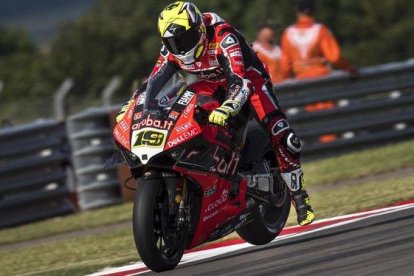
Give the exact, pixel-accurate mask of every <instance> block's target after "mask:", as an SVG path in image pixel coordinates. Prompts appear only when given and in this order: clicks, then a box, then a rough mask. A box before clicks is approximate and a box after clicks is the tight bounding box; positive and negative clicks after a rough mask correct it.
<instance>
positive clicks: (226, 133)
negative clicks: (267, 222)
mask: <svg viewBox="0 0 414 276" xmlns="http://www.w3.org/2000/svg"><path fill="white" fill-rule="evenodd" d="M145 97H146V96H145V93H143V94H141V95H140V96H138V97H136V99H135V101H134V104H133V105H132V106H131V108H130V109H129V110H128V111H127V113H126V115H125V117H124V119H123V120H122V121H121V122H120V123H119V124H118V125H117V126H116V127H115V129H114V137H115V140H116V142H117V143H118V145H119V146H120V147H121V148H122V150H121V151H122V152H123V156H124V158H125V159H126V161H127V162H128V164H129V165H130V166H131V167H133V168H134V167H142V168H144V167H146V168H155V169H161V170H164V171H167V172H168V171H169V172H175V173H177V174H178V175H181V176H185V177H186V178H187V179H189V180H190V181H191V183H193V184H194V186H195V187H194V191H196V194H197V196H198V199H199V200H198V203H197V204H195V205H196V206H197V209H198V210H197V211H196V212H195V214H193V216H194V218H193V222H192V223H193V226H192V227H193V231H192V232H193V233H192V241H191V242H190V243H189V245H188V248H191V247H194V246H197V245H200V244H202V243H203V242H206V241H208V240H214V239H217V238H219V237H222V236H224V235H227V234H229V233H231V232H232V231H234V230H235V229H236V228H238V227H240V226H242V225H243V224H244V223H246V222H247V221H248V220H249V214H246V213H244V210H245V208H246V202H245V194H246V189H247V182H246V180H245V179H244V178H243V177H241V176H239V175H238V174H237V173H236V172H237V167H238V163H239V160H240V150H239V145H237V144H236V143H235V140H234V138H233V134H232V133H231V130H230V129H227V128H222V127H217V126H214V125H210V124H207V123H204V122H205V121H206V114H208V112H209V111H206V110H203V109H200V108H199V107H200V105H203V106H207V107H210V108H214V107H217V106H218V103H215V100H214V99H213V98H211V99H210V100H211V101H210V102H207V103H206V99H205V96H198V95H197V94H195V93H193V92H192V91H191V90H190V89H188V88H185V89H182V90H181V91H180V95H179V96H178V98H177V99H176V101H175V103H174V104H173V105H172V106H171V108H170V109H167V110H165V111H162V110H161V109H156V110H154V111H148V110H145V109H144V108H143V105H144V102H145ZM163 136H165V137H163ZM154 150H155V151H154ZM148 152H149V154H148Z"/></svg>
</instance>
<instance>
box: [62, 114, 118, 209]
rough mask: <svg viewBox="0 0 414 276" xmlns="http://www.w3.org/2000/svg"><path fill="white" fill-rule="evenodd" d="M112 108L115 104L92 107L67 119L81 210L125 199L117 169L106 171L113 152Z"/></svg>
mask: <svg viewBox="0 0 414 276" xmlns="http://www.w3.org/2000/svg"><path fill="white" fill-rule="evenodd" d="M113 110H114V108H113V107H109V108H89V109H87V110H85V111H84V112H82V113H79V114H76V115H73V116H70V117H69V119H68V123H67V131H68V133H69V141H70V144H71V148H72V160H73V165H74V168H75V174H76V177H77V194H78V200H79V201H78V203H79V206H80V208H81V209H82V210H86V209H91V208H97V207H101V206H106V205H110V204H116V203H120V202H122V194H121V188H120V185H119V180H118V171H117V169H116V168H111V169H108V170H106V171H105V170H104V163H105V160H106V159H107V158H108V157H109V156H110V155H111V154H112V153H113V152H114V143H113V139H112V127H111V120H110V114H111V112H112V111H113Z"/></svg>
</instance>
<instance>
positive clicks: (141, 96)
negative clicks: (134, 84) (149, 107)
mask: <svg viewBox="0 0 414 276" xmlns="http://www.w3.org/2000/svg"><path fill="white" fill-rule="evenodd" d="M146 94H147V92H142V93H141V94H139V96H138V100H137V105H142V104H144V102H145V97H146Z"/></svg>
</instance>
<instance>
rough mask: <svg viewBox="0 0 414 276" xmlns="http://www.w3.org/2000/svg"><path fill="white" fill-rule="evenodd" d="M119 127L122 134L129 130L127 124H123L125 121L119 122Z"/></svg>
mask: <svg viewBox="0 0 414 276" xmlns="http://www.w3.org/2000/svg"><path fill="white" fill-rule="evenodd" d="M119 126H120V127H121V129H122V130H123V131H124V132H126V131H128V129H129V127H128V125H127V123H125V121H120V122H119Z"/></svg>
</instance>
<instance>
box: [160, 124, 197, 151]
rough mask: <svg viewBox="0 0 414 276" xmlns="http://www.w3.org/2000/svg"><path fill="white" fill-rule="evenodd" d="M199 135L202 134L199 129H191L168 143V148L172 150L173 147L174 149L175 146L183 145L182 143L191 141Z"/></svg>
mask: <svg viewBox="0 0 414 276" xmlns="http://www.w3.org/2000/svg"><path fill="white" fill-rule="evenodd" d="M199 133H200V131H199V129H198V128H195V127H194V128H192V129H190V130H189V131H187V132H185V133H183V134H181V135H180V136H178V137H175V138H174V139H172V140H171V141H168V147H170V148H171V147H174V146H176V145H178V144H181V143H182V142H184V141H186V140H188V139H190V138H191V137H194V136H196V135H197V134H199Z"/></svg>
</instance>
